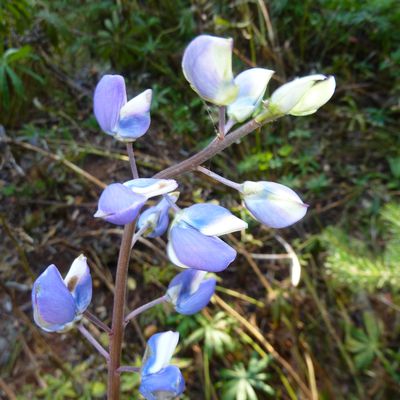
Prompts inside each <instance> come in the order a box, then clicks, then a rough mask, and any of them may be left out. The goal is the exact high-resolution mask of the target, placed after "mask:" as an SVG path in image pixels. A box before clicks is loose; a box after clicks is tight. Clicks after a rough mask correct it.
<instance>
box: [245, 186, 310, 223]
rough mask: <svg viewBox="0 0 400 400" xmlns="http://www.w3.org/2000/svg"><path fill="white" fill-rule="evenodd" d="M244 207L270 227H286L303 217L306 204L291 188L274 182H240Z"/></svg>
mask: <svg viewBox="0 0 400 400" xmlns="http://www.w3.org/2000/svg"><path fill="white" fill-rule="evenodd" d="M242 197H243V202H244V205H245V207H246V208H247V209H248V210H249V211H250V213H251V214H252V216H253V217H254V218H255V219H256V220H257V221H259V222H261V223H262V224H265V225H267V226H269V227H271V228H286V227H287V226H289V225H292V224H294V223H295V222H297V221H299V220H300V219H302V218H303V217H304V215H305V214H306V212H307V208H308V205H307V204H304V203H303V202H302V200H301V199H300V197H299V196H298V194H297V193H296V192H294V191H293V190H292V189H290V188H288V187H286V186H284V185H281V184H280V183H275V182H265V181H260V182H251V181H246V182H244V183H243V184H242Z"/></svg>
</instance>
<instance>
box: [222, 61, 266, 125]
mask: <svg viewBox="0 0 400 400" xmlns="http://www.w3.org/2000/svg"><path fill="white" fill-rule="evenodd" d="M273 74H274V71H272V70H269V69H264V68H251V69H248V70H246V71H243V72H242V73H240V74H239V75H238V76H237V77H236V78H235V83H236V84H237V85H238V86H239V95H238V97H237V99H236V100H235V101H234V102H233V103H232V104H230V105H229V106H228V116H229V118H231V119H233V120H235V121H236V122H243V121H245V120H246V119H247V118H249V117H250V116H251V114H253V112H254V110H255V109H256V108H257V107H258V105H259V104H260V103H261V100H262V98H263V96H264V93H265V90H266V88H267V85H268V82H269V81H270V79H271V77H272V75H273Z"/></svg>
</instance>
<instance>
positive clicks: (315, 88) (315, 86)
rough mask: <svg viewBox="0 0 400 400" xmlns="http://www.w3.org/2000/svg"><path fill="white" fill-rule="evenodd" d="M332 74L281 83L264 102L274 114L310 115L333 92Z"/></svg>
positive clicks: (333, 79)
mask: <svg viewBox="0 0 400 400" xmlns="http://www.w3.org/2000/svg"><path fill="white" fill-rule="evenodd" d="M335 87H336V82H335V78H334V77H333V76H329V77H326V76H325V75H320V74H319V75H310V76H305V77H303V78H298V79H295V80H293V81H291V82H289V83H286V84H285V85H282V86H281V87H279V88H278V89H277V90H275V92H274V93H272V96H271V98H270V99H269V100H268V101H267V102H266V106H267V107H268V108H269V109H270V110H271V112H272V113H274V114H290V115H295V116H303V115H310V114H313V113H315V112H316V111H317V110H318V108H320V107H322V106H323V105H324V104H325V103H327V102H328V101H329V99H330V98H331V97H332V96H333V93H334V92H335Z"/></svg>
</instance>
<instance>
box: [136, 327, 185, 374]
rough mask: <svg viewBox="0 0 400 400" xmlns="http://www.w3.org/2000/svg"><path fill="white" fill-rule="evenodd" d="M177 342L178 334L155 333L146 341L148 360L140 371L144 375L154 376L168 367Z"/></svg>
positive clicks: (170, 332) (169, 332)
mask: <svg viewBox="0 0 400 400" xmlns="http://www.w3.org/2000/svg"><path fill="white" fill-rule="evenodd" d="M178 342H179V333H178V332H172V331H168V332H162V333H156V334H155V335H153V336H152V337H151V338H150V339H149V341H148V343H147V344H148V350H147V353H148V359H147V360H146V361H145V363H144V365H143V369H142V373H143V374H144V375H148V374H155V373H157V372H159V371H161V370H162V369H163V368H165V367H166V366H168V364H169V362H170V361H171V358H172V355H173V354H174V351H175V348H176V346H177V344H178Z"/></svg>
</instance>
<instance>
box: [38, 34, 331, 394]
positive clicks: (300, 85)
mask: <svg viewBox="0 0 400 400" xmlns="http://www.w3.org/2000/svg"><path fill="white" fill-rule="evenodd" d="M232 47H233V41H232V39H226V38H220V37H214V36H209V35H201V36H198V37H197V38H195V39H194V40H193V41H192V42H191V43H190V44H189V45H188V46H187V48H186V50H185V52H184V55H183V61H182V68H183V74H184V76H185V78H186V79H187V81H188V82H189V84H190V86H191V87H192V88H193V90H195V91H196V92H197V94H198V95H199V96H200V97H201V98H202V99H203V100H205V101H207V102H208V103H211V104H212V105H215V106H217V107H218V113H219V123H218V132H217V134H216V137H215V138H214V139H213V140H212V141H211V142H210V143H209V144H208V145H207V146H206V147H205V148H204V149H202V150H201V151H199V152H198V153H197V154H194V155H192V156H191V157H189V158H188V159H186V160H184V161H181V162H179V163H177V164H176V165H173V166H171V167H169V168H166V169H165V170H163V171H161V172H158V173H157V174H156V175H155V176H153V177H151V178H139V174H138V170H137V167H136V163H135V157H134V151H133V143H134V142H135V140H137V139H138V138H140V137H141V136H143V135H144V134H145V133H146V132H147V130H148V129H149V126H150V106H151V98H152V91H151V89H147V90H145V91H144V92H142V93H141V94H139V95H138V96H136V97H135V98H133V99H131V100H129V101H127V96H126V89H125V81H124V78H123V77H122V76H120V75H105V76H103V77H102V78H101V80H100V81H99V83H98V85H97V87H96V89H95V92H94V114H95V116H96V119H97V121H98V123H99V125H100V128H101V129H102V130H103V131H104V132H105V133H106V134H108V135H110V136H112V137H113V138H114V139H116V140H118V141H122V142H125V143H126V147H127V152H128V155H129V160H130V166H131V172H132V178H133V179H131V180H128V181H126V182H123V183H119V182H115V183H111V184H110V185H109V186H107V187H106V188H105V189H104V191H103V192H102V193H101V195H100V197H99V201H98V209H97V211H96V213H95V214H94V217H96V218H101V219H103V220H104V221H105V223H111V224H114V225H123V226H124V230H123V236H122V241H121V246H120V251H119V257H118V263H117V272H116V278H115V294H114V300H113V301H114V302H113V310H112V320H111V326H108V325H106V324H105V323H104V322H102V321H100V320H99V319H98V318H97V317H96V316H95V315H93V314H92V313H90V312H89V311H88V310H87V308H88V306H89V304H90V301H91V296H92V281H91V276H90V271H89V266H88V263H87V259H86V257H85V256H84V255H80V256H79V257H78V258H77V259H76V260H75V261H74V262H73V263H72V265H71V268H70V270H69V272H68V273H67V275H66V277H65V278H64V279H63V278H62V276H61V275H60V273H59V271H58V269H57V267H56V266H55V265H50V266H49V267H47V268H46V269H45V271H44V272H43V273H42V274H41V275H40V276H39V277H38V278H37V280H36V281H35V283H34V285H33V290H32V305H33V315H34V320H35V322H36V324H37V325H38V326H39V327H40V328H42V329H43V330H45V331H47V332H61V331H65V330H68V329H71V328H72V327H73V326H75V325H76V326H77V327H78V329H79V331H80V332H81V333H82V334H83V336H84V337H85V338H86V339H88V340H89V342H90V343H91V344H92V345H93V346H94V347H95V348H96V350H98V351H99V353H100V354H101V355H102V356H103V357H104V358H105V361H106V363H107V368H108V385H107V387H108V389H107V398H108V399H109V400H117V399H119V397H120V375H121V373H124V372H127V373H139V374H140V377H141V384H140V388H139V390H140V393H141V394H142V395H143V397H144V398H145V399H148V400H158V399H173V398H176V397H179V396H180V395H181V394H182V393H183V391H184V388H185V383H184V378H183V376H182V373H181V371H180V370H179V368H178V367H176V366H175V365H173V363H172V364H171V363H170V362H171V357H172V355H173V353H174V351H175V348H176V346H177V344H178V340H179V334H178V333H176V332H172V331H167V332H161V333H156V334H154V335H153V336H151V337H150V339H149V340H148V343H147V348H146V351H145V353H144V356H143V362H142V367H141V368H136V367H133V366H125V365H121V352H122V342H123V335H124V330H125V328H126V327H127V325H128V323H129V321H130V320H131V319H133V318H135V317H136V316H137V315H139V314H140V313H142V312H145V311H146V310H148V309H149V308H150V307H154V306H156V305H158V304H160V303H163V302H169V303H171V304H172V306H173V307H174V309H175V310H176V312H177V313H180V314H184V315H192V314H195V313H197V312H199V311H200V310H202V309H203V308H204V307H206V306H207V304H208V303H209V301H210V299H211V297H212V296H213V294H214V291H215V287H216V280H215V279H214V278H212V277H207V273H209V272H213V273H218V272H221V271H223V270H225V269H226V268H228V267H229V265H230V264H231V263H232V262H233V261H234V260H235V258H236V254H237V253H236V250H235V249H234V248H233V247H232V246H230V245H229V244H228V243H226V242H225V241H224V240H222V239H221V238H220V236H223V235H226V234H228V233H232V232H237V231H241V230H244V229H246V228H247V223H246V222H245V221H243V220H241V219H240V218H238V217H236V216H235V215H233V214H232V213H231V212H230V211H229V210H227V209H226V208H224V207H222V206H219V205H216V204H213V203H200V204H194V205H191V206H189V207H186V208H180V207H179V205H178V203H179V202H178V199H179V192H177V191H176V189H177V188H178V186H179V183H178V180H179V177H180V176H181V175H182V174H184V173H186V172H189V171H196V172H199V173H202V174H205V175H207V176H208V177H210V178H212V179H214V180H215V181H217V182H219V183H220V184H224V185H226V186H228V187H229V188H231V189H233V190H236V191H237V192H238V196H240V197H241V199H242V200H243V205H244V207H245V208H246V209H247V210H248V211H249V212H250V214H251V215H252V216H253V217H254V218H255V219H256V220H257V221H259V222H260V223H262V224H264V225H266V226H268V227H270V228H284V227H287V226H290V225H292V224H294V223H295V222H297V221H298V220H300V219H301V218H303V217H304V215H305V214H306V212H307V207H308V206H307V205H306V204H304V203H303V201H302V200H301V198H300V197H299V195H298V194H296V193H295V192H294V191H293V190H292V189H290V188H288V187H286V186H284V185H281V184H279V183H276V182H268V181H260V182H253V181H245V182H243V183H237V182H233V181H231V180H228V179H227V178H224V177H222V176H220V175H217V174H216V173H214V172H212V171H210V170H208V169H206V168H204V167H203V166H202V164H203V163H204V162H205V161H207V160H209V159H210V158H212V157H213V156H215V155H216V154H218V153H219V152H221V151H222V150H224V149H225V148H226V147H228V146H229V145H231V144H232V143H236V142H238V140H239V139H242V138H243V137H244V136H246V135H248V134H250V133H251V132H253V131H255V130H256V129H258V128H260V127H261V126H263V125H265V124H268V123H270V122H272V121H275V120H277V119H278V118H280V117H282V116H284V115H288V114H289V115H294V116H303V115H309V114H312V113H314V112H316V111H317V110H318V109H319V108H320V107H321V106H322V105H324V104H325V103H326V102H327V101H328V100H329V99H330V98H331V96H332V95H333V93H334V90H335V79H334V78H333V77H332V76H330V77H326V76H324V75H321V74H315V75H310V76H306V77H303V78H298V79H295V80H293V81H291V82H289V83H286V84H284V85H283V86H281V87H279V88H278V89H277V90H275V91H274V92H273V93H272V95H271V96H270V97H269V98H264V96H265V92H266V88H267V85H268V83H269V81H270V79H271V77H272V75H273V73H274V72H273V71H271V70H269V69H263V68H252V69H248V70H246V71H243V72H241V73H239V74H238V75H237V76H236V77H234V74H233V71H232ZM226 117H228V119H226ZM235 126H237V127H236V129H235V130H232V129H233V127H235ZM180 189H181V190H182V188H180ZM153 197H159V198H160V200H159V201H158V203H156V204H155V205H153V206H151V207H148V208H147V209H145V210H144V211H143V208H144V207H145V206H146V204H147V202H148V199H150V198H153ZM170 218H171V221H170ZM164 234H166V235H167V238H168V245H167V253H168V257H169V259H170V261H171V262H172V263H173V264H175V265H176V267H178V268H184V270H183V271H182V272H180V273H178V274H177V275H176V276H175V278H173V279H172V281H171V283H170V284H169V286H168V289H167V291H166V293H164V294H162V295H161V296H160V297H159V298H157V299H155V300H153V301H151V302H149V303H147V304H144V305H142V306H140V307H139V308H137V309H135V310H133V311H131V312H129V313H127V314H125V312H124V306H125V299H126V291H127V275H128V264H129V260H130V254H131V249H132V247H133V246H134V245H135V243H136V242H137V240H138V239H139V238H140V237H141V236H147V237H148V238H155V237H158V236H161V235H164ZM89 264H90V262H89ZM83 317H85V318H87V319H88V320H89V321H90V322H91V323H93V324H95V325H97V326H98V327H99V328H101V329H102V330H104V331H105V332H107V333H108V335H109V348H108V349H105V348H104V347H103V346H102V345H101V344H100V343H99V342H98V341H97V340H96V339H95V338H94V337H93V336H92V335H91V334H90V333H89V331H88V330H87V329H86V328H85V327H84V326H83V324H82V323H81V322H80V320H81V319H82V318H83Z"/></svg>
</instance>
